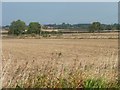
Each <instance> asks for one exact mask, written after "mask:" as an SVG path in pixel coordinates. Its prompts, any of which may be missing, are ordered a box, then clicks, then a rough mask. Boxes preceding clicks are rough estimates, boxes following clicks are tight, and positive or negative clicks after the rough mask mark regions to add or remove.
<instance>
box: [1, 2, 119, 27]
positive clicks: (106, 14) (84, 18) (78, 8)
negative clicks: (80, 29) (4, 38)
mask: <svg viewBox="0 0 120 90" xmlns="http://www.w3.org/2000/svg"><path fill="white" fill-rule="evenodd" d="M2 18H3V20H2V23H3V25H9V24H10V23H11V22H12V21H13V20H17V19H21V20H23V21H25V22H26V23H27V24H29V22H31V21H34V22H35V21H36V22H40V23H42V24H48V23H56V24H59V23H62V22H66V23H71V24H75V23H91V22H93V21H99V22H101V23H105V24H113V23H117V22H118V3H117V2H56V3H55V2H44V3H43V2H16V3H15V2H3V3H2Z"/></svg>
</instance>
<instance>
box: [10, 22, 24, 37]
mask: <svg viewBox="0 0 120 90" xmlns="http://www.w3.org/2000/svg"><path fill="white" fill-rule="evenodd" d="M25 29H26V24H25V22H24V21H21V20H17V21H13V22H12V23H11V25H10V31H9V33H10V34H15V35H19V34H22V33H23V32H24V31H25Z"/></svg>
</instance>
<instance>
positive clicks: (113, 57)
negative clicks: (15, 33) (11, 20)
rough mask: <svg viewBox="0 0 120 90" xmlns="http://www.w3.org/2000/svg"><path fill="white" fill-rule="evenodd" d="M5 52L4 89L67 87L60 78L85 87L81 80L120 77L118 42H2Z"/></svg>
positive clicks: (94, 40) (110, 79)
mask: <svg viewBox="0 0 120 90" xmlns="http://www.w3.org/2000/svg"><path fill="white" fill-rule="evenodd" d="M2 53H3V54H2V62H3V64H2V65H3V87H16V86H18V85H19V86H20V87H65V85H63V84H62V85H61V82H60V80H59V79H60V78H62V80H64V82H66V81H70V82H73V83H69V84H68V83H67V84H66V85H67V86H68V87H83V86H82V83H83V82H84V81H82V80H87V79H89V78H102V79H103V80H106V81H107V82H116V79H117V77H118V72H117V71H118V68H117V67H118V40H117V39H3V40H2ZM43 76H44V77H43ZM36 77H37V78H36ZM71 77H72V78H71ZM38 78H39V79H38ZM41 78H45V80H41ZM46 79H47V80H46ZM38 82H39V83H38Z"/></svg>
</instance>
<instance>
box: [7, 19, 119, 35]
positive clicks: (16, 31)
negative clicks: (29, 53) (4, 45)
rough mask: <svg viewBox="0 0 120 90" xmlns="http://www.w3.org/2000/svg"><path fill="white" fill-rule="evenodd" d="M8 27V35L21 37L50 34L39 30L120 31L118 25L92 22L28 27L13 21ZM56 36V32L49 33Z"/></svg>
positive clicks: (19, 21) (21, 22)
mask: <svg viewBox="0 0 120 90" xmlns="http://www.w3.org/2000/svg"><path fill="white" fill-rule="evenodd" d="M7 27H9V32H8V33H9V34H12V35H21V34H33V33H34V34H39V35H41V34H44V33H50V32H43V31H42V30H41V29H48V28H52V29H69V30H75V29H77V30H81V29H83V30H87V31H88V32H91V33H93V32H102V31H103V30H120V24H113V25H106V24H101V23H100V22H93V23H92V24H73V25H72V24H68V23H67V24H66V23H62V24H58V25H57V24H48V25H43V26H42V25H41V24H40V23H39V22H30V23H29V25H26V23H25V22H24V21H22V20H16V21H13V22H12V23H11V24H10V26H7ZM51 33H54V34H56V32H51Z"/></svg>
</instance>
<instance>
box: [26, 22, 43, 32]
mask: <svg viewBox="0 0 120 90" xmlns="http://www.w3.org/2000/svg"><path fill="white" fill-rule="evenodd" d="M40 32H41V25H40V24H39V23H38V22H31V23H30V24H29V26H28V33H29V34H32V33H35V34H40Z"/></svg>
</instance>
